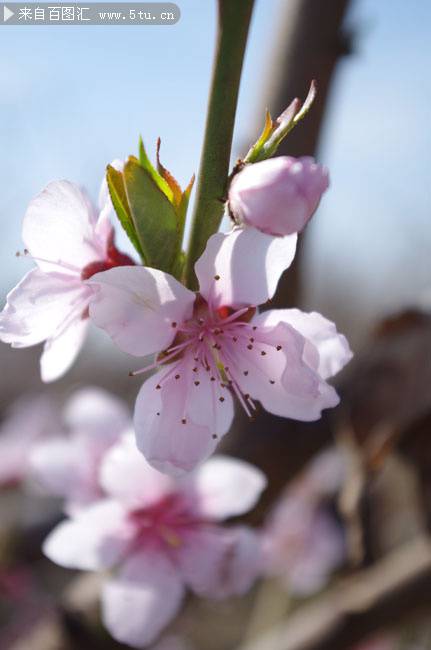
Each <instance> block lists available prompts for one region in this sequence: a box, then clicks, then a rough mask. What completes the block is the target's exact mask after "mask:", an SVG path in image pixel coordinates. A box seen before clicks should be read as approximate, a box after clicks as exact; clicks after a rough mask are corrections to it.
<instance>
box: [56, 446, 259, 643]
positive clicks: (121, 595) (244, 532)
mask: <svg viewBox="0 0 431 650" xmlns="http://www.w3.org/2000/svg"><path fill="white" fill-rule="evenodd" d="M100 484H101V487H102V488H103V490H104V492H105V494H106V495H107V496H106V498H105V499H102V500H100V501H99V502H97V503H95V504H94V505H92V506H89V507H87V508H85V509H82V510H80V511H79V512H78V513H77V514H76V515H75V516H74V517H73V518H71V519H69V520H67V521H65V522H63V523H61V524H60V525H59V526H57V527H56V528H55V529H54V531H53V532H52V533H51V534H50V535H49V536H48V538H47V540H46V541H45V543H44V552H45V554H46V555H47V556H48V557H49V558H50V559H51V560H53V561H54V562H56V563H57V564H60V565H62V566H65V567H70V568H77V569H83V570H88V571H98V570H106V569H112V570H113V571H114V573H113V575H112V577H110V578H109V579H108V580H107V582H106V583H105V585H104V587H103V592H102V615H103V620H104V624H105V625H106V627H107V628H108V630H109V631H110V632H111V634H112V635H113V636H114V637H115V638H116V639H117V640H119V641H122V642H124V643H128V644H130V645H132V646H136V647H143V646H145V645H147V644H149V643H151V642H152V641H154V640H155V639H156V637H157V636H158V635H159V634H160V632H161V631H162V629H163V628H164V627H165V626H166V625H167V624H168V622H169V621H170V620H171V619H172V618H173V617H174V616H175V615H176V613H177V611H178V610H179V607H180V605H181V601H182V599H183V595H184V591H185V587H186V586H187V587H189V588H190V589H192V590H193V591H194V592H195V593H196V594H199V595H201V596H206V597H210V598H223V597H225V596H227V595H235V594H242V593H244V592H245V591H247V590H248V589H249V588H250V586H251V584H252V582H253V581H254V579H255V577H256V574H257V572H258V570H259V566H260V565H259V558H260V555H259V544H258V541H257V537H256V536H255V534H254V533H253V531H252V530H251V529H249V528H246V527H244V526H233V527H230V528H225V527H222V526H221V525H220V524H219V523H218V522H219V521H220V520H221V519H225V518H227V517H232V516H235V515H240V514H243V513H244V512H246V511H248V510H249V509H250V508H252V507H253V506H254V505H255V503H256V501H257V499H258V498H259V495H260V493H261V491H262V490H263V489H264V487H265V477H264V476H263V474H262V473H261V472H260V471H259V470H257V469H256V468H254V467H252V466H251V465H248V464H247V463H244V462H241V461H237V460H233V459H229V458H223V457H219V458H213V459H212V460H211V461H208V462H207V463H206V464H204V465H202V467H201V468H200V469H199V470H198V471H197V472H196V473H195V474H192V475H190V476H189V477H187V478H186V479H184V480H182V481H181V482H178V483H174V481H173V479H171V478H169V477H167V476H165V475H163V474H159V473H158V472H157V471H155V470H154V469H152V468H151V467H150V466H149V465H147V463H146V461H145V459H144V458H143V456H142V455H141V454H140V453H139V452H138V451H137V449H136V446H135V442H134V439H133V436H132V435H131V434H129V435H125V436H124V437H123V439H122V441H121V442H120V443H118V444H117V445H116V446H114V447H113V448H112V449H111V450H110V451H109V452H108V454H107V455H106V456H105V459H104V461H103V463H102V467H101V473H100Z"/></svg>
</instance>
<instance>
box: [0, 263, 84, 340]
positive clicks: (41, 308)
mask: <svg viewBox="0 0 431 650" xmlns="http://www.w3.org/2000/svg"><path fill="white" fill-rule="evenodd" d="M85 295H86V290H85V288H84V291H83V287H82V284H81V282H80V281H79V280H77V279H76V278H74V277H72V276H67V275H64V274H59V273H49V274H48V273H43V272H42V271H40V270H39V269H33V270H32V271H29V272H28V273H27V275H25V276H24V278H23V279H22V280H21V282H20V283H19V284H18V285H17V286H16V287H15V288H14V289H13V290H12V291H11V292H10V293H9V294H8V296H7V303H6V307H5V308H4V310H3V312H2V313H1V315H0V340H1V341H3V342H4V343H11V344H12V346H13V347H27V346H29V345H35V344H36V343H40V342H41V341H44V340H46V339H48V338H50V337H51V336H53V335H54V333H55V331H56V330H57V328H58V327H60V326H61V324H62V322H63V321H64V319H65V318H67V316H68V314H70V313H71V312H73V311H74V310H77V307H78V308H79V305H80V303H81V301H82V300H83V298H82V297H83V296H84V297H85ZM84 303H85V299H84ZM84 308H85V304H84V306H83V309H84Z"/></svg>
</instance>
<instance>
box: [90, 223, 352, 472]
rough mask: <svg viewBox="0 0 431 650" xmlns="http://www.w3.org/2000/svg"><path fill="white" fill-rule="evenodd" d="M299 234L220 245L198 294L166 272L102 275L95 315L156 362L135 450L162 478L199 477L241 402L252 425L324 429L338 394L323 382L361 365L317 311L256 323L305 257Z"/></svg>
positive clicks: (200, 268) (123, 343) (139, 408)
mask: <svg viewBox="0 0 431 650" xmlns="http://www.w3.org/2000/svg"><path fill="white" fill-rule="evenodd" d="M295 246H296V235H291V236H289V237H280V238H279V237H271V236H269V235H265V234H263V233H261V232H259V231H258V230H255V229H253V228H247V229H245V230H241V229H236V230H234V231H232V232H231V233H229V234H227V235H225V234H221V233H219V234H216V235H213V236H212V237H211V238H210V239H209V240H208V243H207V247H206V250H205V252H204V253H203V255H202V256H201V258H200V259H199V260H198V261H197V263H196V266H195V269H196V275H197V278H198V280H199V293H198V294H195V293H193V292H192V291H189V290H188V289H186V288H185V287H184V286H183V285H182V284H180V283H179V282H177V280H175V279H174V278H173V277H172V276H170V275H169V274H167V273H163V272H162V271H159V270H156V269H152V268H147V267H122V268H116V269H111V270H109V271H106V272H104V273H100V274H97V275H95V276H94V277H93V278H92V280H91V281H90V283H91V284H92V285H93V286H96V287H97V288H98V292H97V295H96V296H95V297H94V299H93V300H92V302H91V305H90V315H91V318H92V319H93V321H94V322H95V324H96V325H98V326H99V327H101V328H102V329H104V330H106V332H107V333H108V334H109V335H110V336H111V337H112V339H113V340H114V342H115V343H117V345H118V346H119V347H120V348H121V349H122V350H124V351H126V352H128V353H130V354H133V355H136V356H145V355H149V354H153V353H158V356H157V358H156V361H155V363H153V364H151V365H149V366H147V367H146V368H143V369H142V370H140V371H137V373H134V374H138V373H139V372H144V371H146V370H149V369H151V368H158V372H157V373H156V374H155V375H153V376H152V377H151V378H150V379H148V380H147V381H146V382H145V383H144V385H143V386H142V388H141V391H140V393H139V395H138V399H137V402H136V408H135V418H134V422H135V430H136V435H137V443H138V446H139V448H140V449H141V451H142V452H143V453H144V455H145V457H146V458H147V460H148V462H150V463H151V464H152V465H153V466H154V467H156V468H157V469H159V470H161V471H165V472H167V473H172V474H180V473H182V472H184V471H190V470H191V469H193V468H194V467H195V466H196V465H197V464H198V463H199V462H201V461H202V460H203V459H205V458H207V457H208V456H209V455H210V454H211V453H212V452H213V451H214V449H215V447H216V445H217V441H218V439H219V438H220V437H221V436H223V435H224V434H225V433H226V432H227V431H228V429H229V427H230V425H231V422H232V418H233V400H232V394H233V395H235V396H236V397H237V398H238V401H239V402H240V403H241V405H242V406H243V408H244V409H245V411H246V413H247V414H248V415H250V416H251V415H252V414H253V411H254V410H255V408H256V407H255V404H254V401H253V400H259V401H260V402H261V403H262V405H263V406H264V408H265V409H266V410H268V411H270V412H271V413H275V414H277V415H281V416H284V417H290V418H294V419H298V420H306V421H310V420H316V419H318V418H319V417H320V415H321V411H322V409H324V408H328V407H332V406H335V405H336V404H337V403H338V396H337V393H336V392H335V390H334V388H332V387H331V386H330V385H329V384H327V383H326V381H325V379H326V378H328V377H330V376H332V375H333V374H335V373H336V372H338V370H340V368H342V367H343V366H344V364H345V363H347V361H348V360H349V359H350V358H351V352H350V349H349V346H348V344H347V341H346V339H345V338H344V337H343V336H342V335H340V334H338V333H337V330H336V328H335V325H334V324H333V323H331V322H330V321H328V320H326V319H325V318H323V316H320V314H317V313H310V314H306V313H302V312H300V311H298V310H296V309H284V310H269V311H265V312H264V313H262V314H258V313H257V310H256V308H257V306H258V305H260V304H262V303H265V302H267V300H269V299H270V298H271V297H272V296H273V295H274V293H275V290H276V287H277V283H278V280H279V277H280V275H281V274H282V272H283V271H284V270H285V269H286V268H287V267H288V266H289V265H290V263H291V262H292V260H293V257H294V254H295Z"/></svg>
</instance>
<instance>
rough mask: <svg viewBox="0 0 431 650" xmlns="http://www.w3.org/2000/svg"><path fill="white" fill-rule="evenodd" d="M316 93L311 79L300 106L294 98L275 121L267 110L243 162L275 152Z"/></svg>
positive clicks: (301, 117)
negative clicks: (256, 138) (262, 124)
mask: <svg viewBox="0 0 431 650" xmlns="http://www.w3.org/2000/svg"><path fill="white" fill-rule="evenodd" d="M316 94H317V85H316V82H315V81H314V79H313V81H312V82H311V85H310V90H309V91H308V95H307V97H306V99H305V102H304V104H302V106H301V100H299V99H298V98H296V99H294V100H293V101H292V102H291V103H290V104H289V106H288V107H287V108H286V110H285V111H283V113H282V114H281V115H280V116H279V117H278V118H277V119H276V121H275V122H273V121H272V119H271V116H270V115H269V113H268V112H267V114H266V120H265V127H264V129H263V132H262V134H261V136H260V137H259V139H258V140H257V141H256V142H255V144H254V145H253V146H252V147H251V149H250V150H249V152H248V153H247V155H246V157H245V158H244V162H246V163H255V162H259V161H260V160H266V159H267V158H270V157H271V156H272V155H273V154H275V152H276V151H277V149H278V147H279V145H280V143H281V142H282V141H283V140H284V138H285V137H286V136H287V134H288V133H290V131H291V130H292V129H293V128H294V127H295V126H296V125H297V124H298V122H300V121H301V120H302V119H303V118H304V117H305V116H306V114H307V113H308V111H309V110H310V108H311V106H312V104H313V102H314V100H315V98H316Z"/></svg>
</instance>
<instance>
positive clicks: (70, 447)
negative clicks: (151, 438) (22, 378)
mask: <svg viewBox="0 0 431 650" xmlns="http://www.w3.org/2000/svg"><path fill="white" fill-rule="evenodd" d="M63 422H64V425H65V428H66V431H64V432H63V435H61V436H56V437H55V438H51V439H50V440H48V441H46V442H41V443H39V444H37V445H35V447H34V448H33V450H32V451H31V454H30V466H31V470H32V475H33V476H34V477H35V478H36V479H37V481H38V482H39V483H40V484H41V485H42V486H43V487H44V488H45V489H46V490H47V491H48V492H49V493H50V494H53V495H55V496H60V497H63V498H64V499H66V504H65V510H66V511H67V512H68V513H72V512H75V511H76V510H77V509H79V508H81V507H83V506H84V505H86V504H88V503H91V502H92V501H95V500H97V499H99V498H100V497H101V496H102V490H101V487H100V484H99V468H100V464H101V462H102V458H103V457H104V455H105V454H106V452H107V451H108V449H109V448H110V447H112V445H113V444H114V443H116V442H118V440H119V438H120V436H121V434H122V433H124V432H125V431H126V430H128V429H131V415H130V413H129V410H128V408H127V406H126V405H125V404H124V403H123V402H122V401H121V400H120V399H118V398H116V397H114V396H113V395H111V394H110V393H108V392H106V391H104V390H102V389H100V388H84V389H81V390H79V391H76V392H75V393H74V395H73V396H72V397H71V398H70V399H69V401H68V402H67V404H66V407H65V409H64V412H63Z"/></svg>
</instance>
